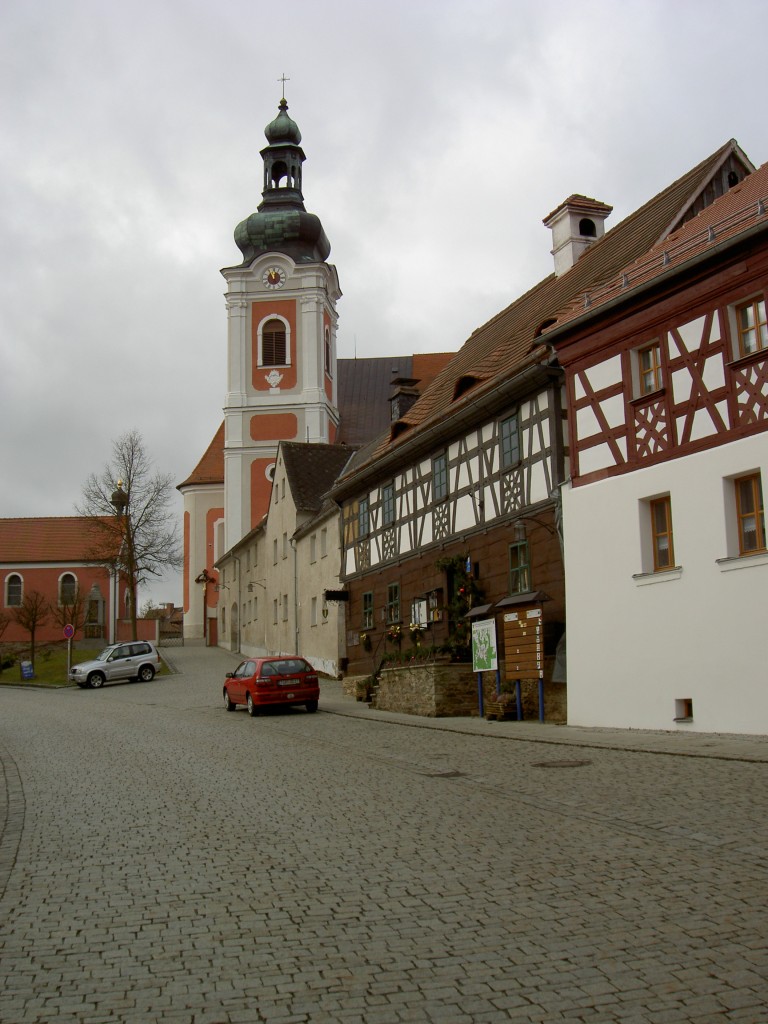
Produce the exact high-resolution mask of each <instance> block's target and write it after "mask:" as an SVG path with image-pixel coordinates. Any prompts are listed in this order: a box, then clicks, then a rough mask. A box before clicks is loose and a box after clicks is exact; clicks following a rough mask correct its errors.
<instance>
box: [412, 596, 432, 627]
mask: <svg viewBox="0 0 768 1024" xmlns="http://www.w3.org/2000/svg"><path fill="white" fill-rule="evenodd" d="M428 621H429V619H428V617H427V599H426V597H416V598H414V599H413V601H411V624H412V625H414V626H421V627H422V628H424V627H426V625H427V623H428Z"/></svg>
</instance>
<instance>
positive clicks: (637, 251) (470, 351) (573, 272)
mask: <svg viewBox="0 0 768 1024" xmlns="http://www.w3.org/2000/svg"><path fill="white" fill-rule="evenodd" d="M742 157H743V154H742V151H741V150H740V148H739V147H738V144H737V143H736V141H735V140H734V139H731V140H730V141H729V142H727V143H726V144H725V145H724V146H721V147H720V149H718V150H717V151H716V152H715V153H713V154H712V155H711V156H709V157H707V158H706V160H703V161H702V162H701V163H699V164H697V165H696V167H694V168H692V169H691V170H690V171H688V172H687V173H686V174H684V175H683V176H682V177H681V178H678V179H677V180H676V181H674V182H673V183H672V184H671V185H669V186H668V187H667V188H666V189H664V190H663V191H662V192H660V193H659V194H658V195H657V196H655V197H654V198H653V199H651V200H650V201H649V202H647V203H646V204H645V205H644V206H642V207H641V208H640V209H639V210H636V211H635V212H634V213H633V214H630V216H628V217H626V218H625V219H624V220H623V221H622V222H621V223H620V224H618V225H616V227H614V228H612V229H611V230H609V231H607V232H606V233H605V235H603V237H602V238H600V239H598V241H596V242H594V243H593V244H592V245H591V246H590V247H589V248H588V249H587V250H586V251H585V252H584V253H583V255H582V256H581V257H580V259H579V260H578V261H577V262H576V263H575V264H574V265H573V267H571V269H570V270H568V271H567V272H566V273H564V274H561V275H560V276H559V277H556V276H555V275H554V274H551V275H550V276H549V277H546V278H544V280H543V281H540V282H539V283H538V284H537V285H534V287H533V288H531V289H530V291H528V292H526V293H525V294H524V295H522V296H521V297H520V298H518V299H516V300H515V301H514V302H513V303H512V304H511V305H510V306H507V308H506V309H504V310H502V311H501V312H500V313H498V314H497V315H496V316H495V317H493V318H492V319H491V320H489V321H488V322H487V323H486V324H484V325H483V326H482V327H480V328H478V329H477V330H476V331H474V332H473V334H472V335H471V336H470V337H469V339H468V340H467V341H466V342H465V343H464V345H463V346H462V348H461V349H460V350H459V352H458V353H457V354H456V356H455V357H454V359H453V360H452V361H451V362H450V363H449V364H448V365H447V366H446V368H445V369H444V370H443V371H442V372H441V373H439V374H438V376H437V377H436V378H435V381H434V383H433V385H432V386H431V387H430V388H429V389H428V390H427V391H426V393H424V394H423V395H422V397H421V398H420V399H419V400H418V401H417V402H416V403H415V404H414V405H413V406H411V408H410V409H409V410H408V412H407V413H406V414H405V416H404V417H402V419H401V420H399V421H398V428H399V429H398V431H397V432H396V435H395V436H394V437H392V435H391V433H390V431H387V432H386V433H385V434H383V435H382V436H381V437H380V438H379V439H378V441H376V442H374V443H372V444H370V445H367V446H366V447H365V448H364V449H362V450H361V452H359V453H358V456H357V458H356V459H353V460H352V461H351V463H350V467H349V470H348V474H347V477H345V478H344V483H343V485H342V486H341V488H340V489H339V494H341V491H342V490H343V491H345V492H346V491H348V490H350V489H352V488H354V486H355V483H354V477H355V475H356V474H358V473H359V472H361V471H362V472H365V473H371V474H375V464H376V462H377V461H378V460H379V459H380V458H382V457H383V456H384V455H388V454H390V453H391V454H392V457H393V458H395V452H396V451H397V449H398V448H401V449H402V450H403V459H406V458H407V452H408V449H409V447H410V445H411V443H418V438H419V436H420V435H421V434H423V433H424V432H425V431H427V430H431V429H432V428H435V427H437V425H438V424H441V423H443V424H447V423H448V421H449V419H450V417H451V416H452V415H453V414H454V413H456V414H458V413H459V412H462V411H464V410H465V409H466V408H467V406H468V405H469V404H470V403H475V405H476V407H477V409H478V410H481V409H482V396H483V395H484V394H486V393H488V392H490V391H491V389H492V388H493V387H494V385H496V384H497V383H498V382H499V381H501V380H505V379H510V378H512V377H513V376H515V375H518V374H520V373H522V372H523V371H524V370H525V369H526V368H528V367H530V366H531V365H532V364H536V363H538V364H541V363H542V362H544V361H549V360H551V350H550V347H549V345H548V344H547V343H546V337H542V336H541V335H542V332H543V330H544V329H545V328H544V325H545V324H547V325H549V324H550V323H551V322H552V321H553V320H554V319H555V318H556V317H557V316H558V314H559V312H560V311H561V310H563V309H565V308H566V307H568V306H569V305H570V304H571V303H573V302H574V301H575V300H577V299H578V298H579V297H583V295H584V293H585V292H589V291H591V290H593V289H595V288H597V287H599V286H600V285H601V284H602V283H603V282H605V281H607V280H609V279H612V278H613V277H615V276H616V274H617V273H618V272H619V271H620V270H621V268H622V267H624V266H626V265H627V264H628V263H630V262H632V261H633V260H636V259H637V258H638V257H640V256H641V255H642V254H643V253H646V252H647V251H648V249H649V248H650V247H651V246H652V245H654V244H655V243H656V242H657V241H658V240H659V239H661V238H664V237H665V235H666V234H667V233H668V232H669V230H671V229H672V228H674V227H676V226H677V225H678V223H679V222H680V221H681V219H682V217H683V216H684V215H685V213H686V211H688V210H689V209H690V207H691V206H692V204H693V203H694V202H695V201H696V199H697V198H698V197H700V196H701V194H702V193H703V192H704V190H705V189H706V187H707V186H708V184H709V183H710V182H711V180H712V178H713V176H714V175H715V174H716V173H717V172H718V170H719V169H720V168H722V166H723V165H724V164H725V162H726V161H728V160H729V159H731V158H735V159H736V160H737V161H741V158H742ZM744 161H746V165H748V166H746V165H745V170H750V169H752V167H751V164H749V162H748V160H747V159H746V158H744ZM742 162H743V161H742ZM462 378H465V379H469V378H475V380H476V381H477V383H476V384H475V385H474V387H470V388H469V389H468V390H467V391H466V394H464V393H461V397H459V398H455V395H456V385H457V382H458V381H460V380H462ZM390 469H391V466H388V471H389V470H390Z"/></svg>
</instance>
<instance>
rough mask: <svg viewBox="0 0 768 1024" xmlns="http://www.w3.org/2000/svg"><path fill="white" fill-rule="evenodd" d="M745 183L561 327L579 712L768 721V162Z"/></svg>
mask: <svg viewBox="0 0 768 1024" xmlns="http://www.w3.org/2000/svg"><path fill="white" fill-rule="evenodd" d="M730 185H731V187H730V190H729V191H728V192H727V194H725V195H723V196H722V197H721V198H718V199H717V200H716V201H714V202H712V203H711V205H708V206H706V207H705V208H703V209H700V210H699V211H698V212H697V215H696V216H694V217H693V218H692V219H689V220H688V221H687V222H686V223H685V224H683V225H682V226H681V227H680V228H679V229H678V230H675V231H673V232H671V233H669V234H668V235H666V236H665V237H664V238H663V239H662V240H661V241H659V242H658V243H657V244H656V245H655V246H653V247H652V248H651V249H650V251H649V252H648V253H646V254H644V255H643V256H642V257H641V258H640V259H638V260H636V261H635V262H633V263H631V264H628V265H627V266H625V267H623V268H621V271H620V272H619V273H618V274H617V275H616V277H615V278H613V279H611V280H610V281H607V282H605V283H604V284H603V286H601V287H599V288H595V289H590V290H587V292H586V293H585V295H584V296H582V299H581V301H580V302H579V303H578V304H575V305H574V306H573V307H571V308H570V309H568V310H566V311H564V313H563V314H562V315H561V316H560V318H559V321H558V324H557V325H556V326H554V327H553V328H552V329H551V330H550V331H549V332H548V334H547V335H545V336H546V337H548V339H549V341H550V342H551V343H552V344H553V345H554V346H555V348H556V350H557V354H558V358H559V361H560V363H561V365H562V366H563V367H564V370H565V374H566V382H567V407H568V422H569V439H570V440H569V445H570V464H571V469H570V480H569V482H568V484H567V485H566V486H565V487H564V489H563V506H564V523H565V548H566V580H567V604H568V626H569V644H568V680H569V684H568V691H569V692H568V718H569V721H570V722H571V723H573V724H581V725H598V726H614V727H633V728H646V729H676V730H696V731H717V732H734V733H744V732H746V733H766V732H768V688H767V687H766V685H765V666H766V664H768V634H766V630H765V626H764V617H765V616H764V608H765V605H764V601H765V594H766V585H768V548H767V546H766V535H765V518H764V511H763V479H764V477H765V476H766V474H767V473H768V433H767V431H768V322H767V318H766V296H767V295H768V165H766V166H764V167H762V168H760V169H759V170H757V171H755V172H754V173H752V174H750V175H749V176H747V177H745V178H742V177H741V175H737V174H736V173H733V175H732V177H731V179H730Z"/></svg>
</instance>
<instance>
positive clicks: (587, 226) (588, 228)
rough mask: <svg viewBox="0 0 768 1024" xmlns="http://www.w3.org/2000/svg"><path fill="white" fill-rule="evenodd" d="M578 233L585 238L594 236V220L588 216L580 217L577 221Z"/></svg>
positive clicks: (595, 230) (595, 232) (595, 229)
mask: <svg viewBox="0 0 768 1024" xmlns="http://www.w3.org/2000/svg"><path fill="white" fill-rule="evenodd" d="M579 234H580V235H584V236H585V237H586V238H594V237H595V235H596V234H597V228H596V227H595V222H594V221H593V220H590V219H589V217H582V219H581V220H580V221H579Z"/></svg>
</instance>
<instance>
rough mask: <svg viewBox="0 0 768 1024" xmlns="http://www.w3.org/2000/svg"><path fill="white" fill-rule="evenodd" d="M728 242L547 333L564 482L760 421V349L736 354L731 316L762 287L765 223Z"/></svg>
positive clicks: (766, 377) (676, 452) (671, 454)
mask: <svg viewBox="0 0 768 1024" xmlns="http://www.w3.org/2000/svg"><path fill="white" fill-rule="evenodd" d="M767 226H768V225H767ZM734 250H735V251H732V252H731V253H730V254H729V255H728V257H727V258H725V259H724V258H723V255H722V254H721V253H718V254H716V256H714V257H713V261H714V259H717V264H716V265H713V262H708V263H705V264H704V265H700V266H699V267H697V268H696V270H695V271H691V272H689V273H688V274H685V273H680V274H678V275H676V276H675V277H674V279H673V281H668V282H666V283H665V284H660V285H659V286H658V287H657V288H655V289H653V290H652V291H650V293H646V294H644V295H643V296H642V298H641V299H640V300H639V301H637V302H636V303H635V304H634V306H633V305H631V304H630V297H628V299H627V302H625V303H623V304H622V305H621V306H619V307H614V308H613V309H611V310H606V311H604V312H602V313H601V311H599V310H598V311H596V314H595V316H594V318H593V319H592V320H589V321H586V322H585V324H584V325H583V326H580V327H577V326H576V325H574V327H573V329H572V330H570V331H568V332H567V333H566V330H565V329H564V331H563V332H562V334H561V335H560V336H559V337H557V338H555V339H553V340H554V342H555V344H556V347H557V352H558V358H559V360H560V363H561V365H562V366H563V368H564V369H565V371H566V393H567V405H568V412H569V416H568V420H569V442H570V454H571V475H572V482H573V485H574V486H579V485H581V484H585V483H589V482H591V481H594V480H599V479H603V478H605V477H610V476H615V475H617V474H621V473H625V472H628V471H632V470H635V469H638V468H640V467H641V466H643V465H650V464H654V463H658V462H661V461H665V460H669V459H675V458H680V457H682V456H685V455H690V454H693V453H694V452H697V451H702V450H705V449H707V448H711V447H713V446H715V445H718V444H722V443H724V442H725V441H726V440H728V441H730V440H734V439H736V438H738V437H745V436H748V435H750V434H754V433H758V432H760V431H763V430H766V429H768V350H766V349H758V350H757V351H755V352H753V353H750V354H749V355H746V356H742V355H741V354H740V351H739V339H738V333H737V321H736V310H737V308H738V307H739V305H740V304H741V303H743V302H744V301H746V300H748V299H750V298H754V297H755V296H766V295H768V231H766V232H762V233H759V234H756V235H753V236H752V237H751V238H750V239H749V240H747V241H746V242H744V243H742V244H740V245H737V246H735V247H734ZM718 257H719V258H718ZM655 342H657V343H658V344H659V358H660V366H659V373H660V387H659V388H658V389H656V390H654V391H651V392H650V393H649V394H645V395H641V387H640V376H639V375H640V370H641V368H640V366H639V362H638V357H639V353H641V352H642V351H643V350H644V349H645V348H647V346H649V345H650V344H652V343H655Z"/></svg>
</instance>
